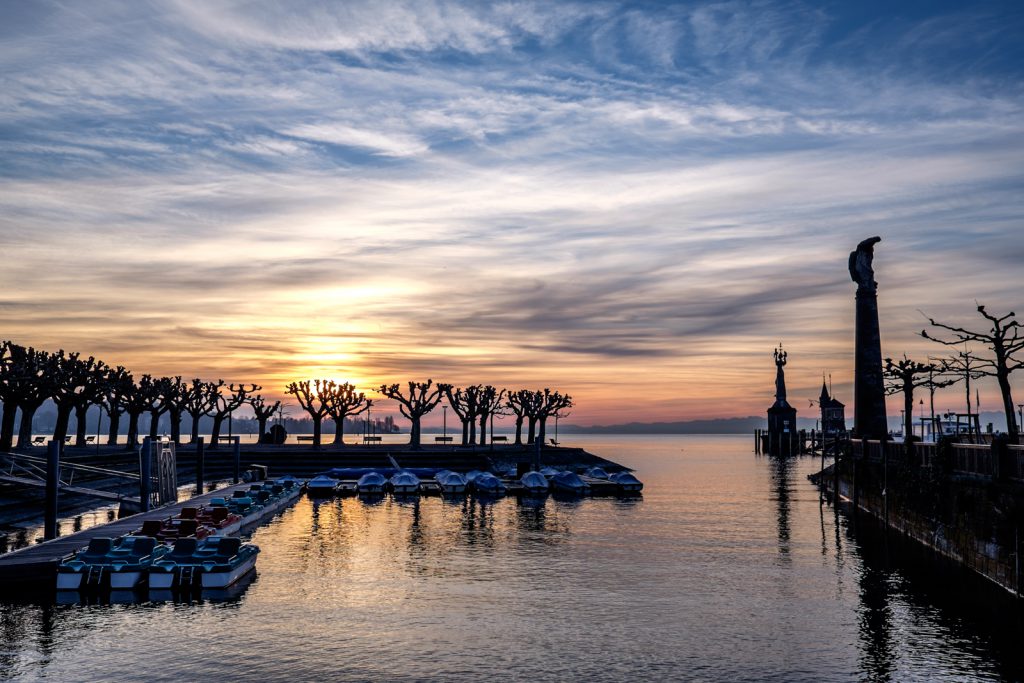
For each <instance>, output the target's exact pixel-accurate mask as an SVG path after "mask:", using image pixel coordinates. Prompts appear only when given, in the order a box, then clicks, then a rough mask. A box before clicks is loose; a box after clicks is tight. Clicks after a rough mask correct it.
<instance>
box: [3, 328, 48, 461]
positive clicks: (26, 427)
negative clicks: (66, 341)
mask: <svg viewBox="0 0 1024 683" xmlns="http://www.w3.org/2000/svg"><path fill="white" fill-rule="evenodd" d="M12 355H13V357H14V362H15V363H18V364H20V365H21V368H22V371H21V372H20V373H19V374H18V388H17V391H18V393H17V396H18V407H19V408H21V424H20V425H19V427H18V448H28V447H29V446H31V445H32V420H33V418H34V417H35V414H36V411H37V410H39V406H41V405H43V403H45V402H46V399H48V398H50V394H51V393H52V392H53V378H54V376H55V371H54V364H55V360H54V357H53V354H51V353H49V352H47V351H36V350H35V349H33V348H31V347H29V348H28V349H25V348H24V347H13V348H12Z"/></svg>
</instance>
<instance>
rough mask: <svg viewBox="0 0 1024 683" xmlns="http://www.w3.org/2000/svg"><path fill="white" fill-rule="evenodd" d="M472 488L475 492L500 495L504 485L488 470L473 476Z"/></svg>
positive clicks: (503, 490)
mask: <svg viewBox="0 0 1024 683" xmlns="http://www.w3.org/2000/svg"><path fill="white" fill-rule="evenodd" d="M473 490H474V491H476V492H477V493H485V494H491V495H500V494H502V493H505V485H504V484H503V483H501V479H498V478H497V477H496V476H494V475H493V474H491V473H490V472H480V473H478V474H477V475H476V476H475V477H473Z"/></svg>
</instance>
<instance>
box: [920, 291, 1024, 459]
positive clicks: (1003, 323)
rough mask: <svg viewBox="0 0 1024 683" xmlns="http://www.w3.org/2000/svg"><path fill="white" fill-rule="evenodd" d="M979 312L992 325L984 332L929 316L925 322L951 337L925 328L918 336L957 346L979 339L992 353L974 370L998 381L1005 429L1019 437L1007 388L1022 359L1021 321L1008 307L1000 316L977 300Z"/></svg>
mask: <svg viewBox="0 0 1024 683" xmlns="http://www.w3.org/2000/svg"><path fill="white" fill-rule="evenodd" d="M978 313H979V314H981V316H982V317H983V318H985V320H987V321H988V323H989V324H990V325H991V327H990V328H989V330H988V331H987V332H975V331H972V330H968V329H966V328H963V327H955V326H952V325H946V324H945V323H939V322H936V321H935V320H934V319H933V318H929V319H928V322H929V323H931V325H932V327H938V328H940V329H942V330H946V331H947V332H949V333H951V334H952V337H953V338H952V339H940V338H938V337H933V336H931V335H929V334H928V331H927V330H921V336H922V337H924V338H925V339H931V340H932V341H934V342H938V343H939V344H943V345H945V346H959V345H961V344H968V343H971V342H978V343H980V344H982V345H984V346H985V347H986V348H988V349H989V350H990V351H991V353H992V356H991V357H990V358H984V357H980V358H978V360H979V363H978V365H977V371H978V372H980V373H981V374H983V375H986V376H989V377H995V378H996V383H997V384H998V385H999V392H1000V394H1001V395H1002V399H1003V410H1004V411H1005V413H1006V431H1007V432H1008V433H1009V435H1010V440H1011V441H1013V442H1017V441H1018V440H1019V438H1020V430H1019V429H1018V425H1017V416H1016V414H1015V413H1014V403H1013V396H1012V392H1011V390H1010V375H1011V374H1012V373H1013V372H1014V371H1016V370H1019V369H1020V368H1022V367H1024V360H1022V359H1019V358H1017V357H1016V354H1018V353H1019V352H1020V351H1021V350H1022V349H1024V336H1022V334H1021V325H1020V323H1019V322H1018V321H1017V320H1016V314H1015V313H1014V312H1013V311H1010V312H1009V313H1007V314H1006V315H1003V316H995V315H992V314H991V313H989V312H988V311H986V310H985V307H984V306H982V305H981V304H978Z"/></svg>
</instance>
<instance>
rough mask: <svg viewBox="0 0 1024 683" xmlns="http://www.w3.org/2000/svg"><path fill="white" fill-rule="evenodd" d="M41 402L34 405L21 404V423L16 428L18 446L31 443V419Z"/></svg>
mask: <svg viewBox="0 0 1024 683" xmlns="http://www.w3.org/2000/svg"><path fill="white" fill-rule="evenodd" d="M41 405H42V402H41V401H40V402H39V403H36V404H35V405H25V404H24V403H23V404H22V405H21V425H20V427H19V429H18V448H29V447H30V446H31V445H32V420H33V418H35V416H36V411H37V410H39V406H41Z"/></svg>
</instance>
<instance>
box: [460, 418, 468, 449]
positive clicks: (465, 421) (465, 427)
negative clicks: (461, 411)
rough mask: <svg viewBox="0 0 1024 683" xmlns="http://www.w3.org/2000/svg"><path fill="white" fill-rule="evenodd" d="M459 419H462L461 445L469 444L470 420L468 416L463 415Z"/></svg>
mask: <svg viewBox="0 0 1024 683" xmlns="http://www.w3.org/2000/svg"><path fill="white" fill-rule="evenodd" d="M459 419H460V420H461V421H462V445H463V446H468V445H469V422H470V420H469V418H465V417H460V418H459Z"/></svg>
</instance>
